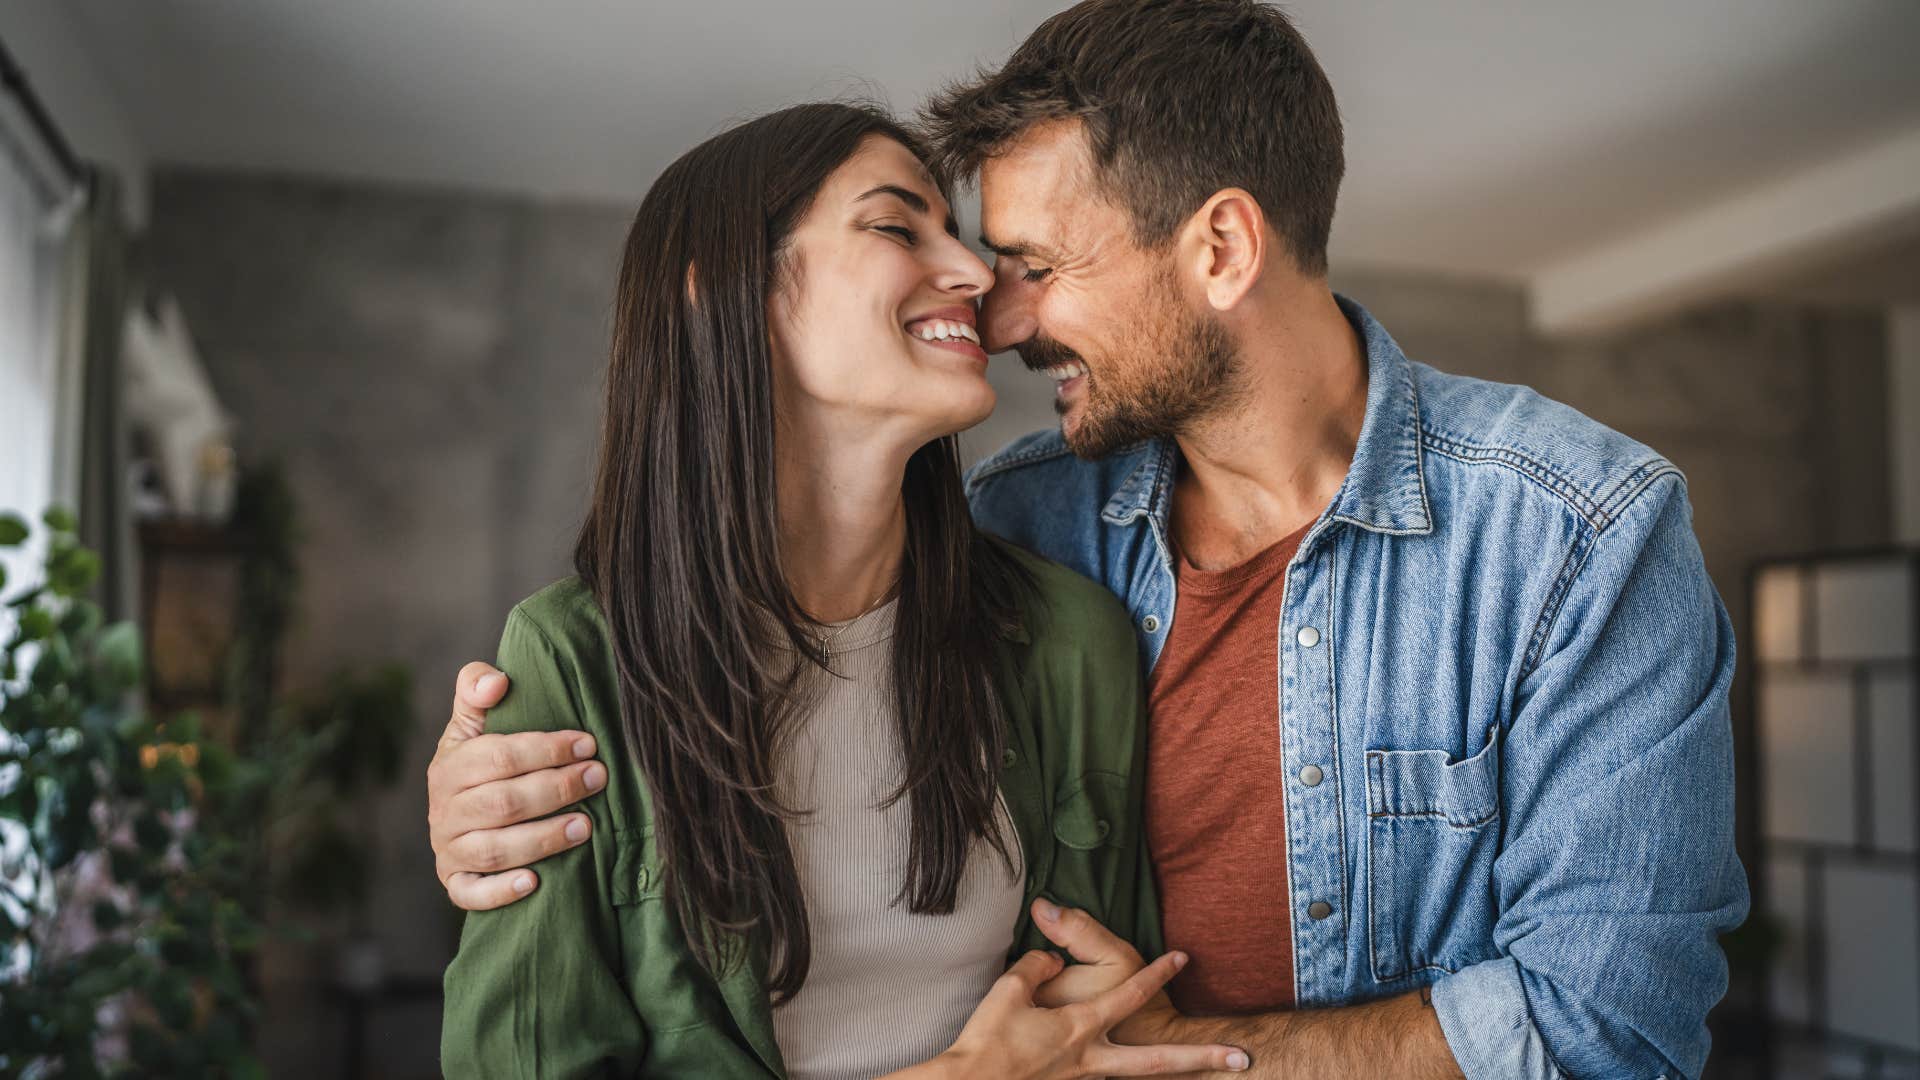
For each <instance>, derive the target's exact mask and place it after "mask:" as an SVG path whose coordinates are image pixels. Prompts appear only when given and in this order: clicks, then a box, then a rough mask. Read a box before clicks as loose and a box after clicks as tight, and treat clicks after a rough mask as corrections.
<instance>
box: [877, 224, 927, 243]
mask: <svg viewBox="0 0 1920 1080" xmlns="http://www.w3.org/2000/svg"><path fill="white" fill-rule="evenodd" d="M874 228H875V229H876V230H877V231H879V232H883V233H892V234H893V235H895V236H898V237H899V238H900V239H901V240H902V241H904V242H905V243H906V245H907V246H908V247H912V246H913V245H915V244H917V243H919V242H920V237H919V236H917V235H915V233H914V231H913V230H912V229H909V228H907V227H906V226H905V225H875V226H874Z"/></svg>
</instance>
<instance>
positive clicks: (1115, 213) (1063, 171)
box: [980, 120, 1237, 458]
mask: <svg viewBox="0 0 1920 1080" xmlns="http://www.w3.org/2000/svg"><path fill="white" fill-rule="evenodd" d="M980 221H981V226H982V232H983V234H984V235H983V237H982V240H983V242H984V243H985V244H986V246H987V247H988V248H990V249H991V250H993V251H994V252H995V253H996V254H997V256H998V258H997V260H996V263H995V267H994V287H993V290H992V291H991V292H989V293H988V294H987V296H986V298H985V299H984V301H983V302H982V306H981V313H980V320H981V331H982V334H981V337H982V341H983V344H984V345H985V346H986V349H987V351H989V352H997V351H999V350H1002V349H1008V348H1011V349H1013V350H1015V351H1016V352H1018V353H1019V355H1020V358H1021V360H1023V361H1024V362H1025V363H1026V365H1027V366H1028V367H1029V368H1032V369H1034V370H1036V371H1044V372H1046V373H1047V374H1049V375H1051V376H1052V377H1053V378H1054V379H1055V380H1056V382H1057V386H1056V389H1055V391H1054V409H1055V411H1056V412H1058V413H1059V414H1060V430H1061V434H1062V435H1063V436H1065V438H1066V442H1067V446H1068V448H1069V449H1071V450H1072V451H1073V452H1074V453H1075V454H1077V455H1079V456H1080V457H1083V458H1096V457H1101V456H1104V455H1106V454H1109V453H1112V452H1113V451H1115V450H1118V449H1120V448H1122V447H1125V446H1129V445H1131V444H1133V443H1136V442H1139V441H1140V440H1142V439H1146V438H1152V437H1157V436H1165V435H1178V434H1180V432H1181V430H1182V429H1183V427H1184V426H1185V425H1187V424H1189V423H1190V422H1192V421H1193V420H1195V419H1197V418H1198V417H1200V416H1202V415H1204V414H1206V413H1207V412H1209V411H1210V410H1212V409H1214V408H1217V407H1218V406H1219V405H1220V404H1221V403H1222V402H1223V401H1225V400H1226V399H1227V398H1228V397H1229V396H1230V395H1231V393H1232V390H1233V387H1234V386H1235V384H1236V381H1237V378H1236V376H1237V366H1236V358H1235V354H1234V349H1233V343H1232V340H1231V339H1230V337H1229V336H1228V335H1227V332H1226V330H1225V329H1224V328H1223V327H1222V326H1221V325H1220V323H1219V321H1218V319H1217V318H1216V317H1215V315H1214V313H1213V311H1212V310H1211V309H1210V308H1208V307H1207V306H1206V305H1205V304H1204V303H1203V302H1201V301H1199V300H1198V299H1195V297H1197V296H1198V295H1199V294H1198V291H1197V290H1190V289H1189V288H1188V286H1187V283H1186V282H1184V281H1183V280H1182V277H1181V273H1180V268H1179V266H1178V265H1177V263H1176V260H1175V257H1174V252H1175V250H1176V246H1175V245H1174V244H1167V245H1163V246H1162V247H1160V248H1153V249H1149V248H1142V247H1140V246H1138V245H1137V244H1135V242H1134V238H1133V231H1132V222H1131V219H1130V218H1129V216H1128V214H1127V211H1126V210H1125V209H1124V208H1122V207H1120V206H1117V205H1114V204H1113V203H1112V202H1111V201H1109V200H1108V199H1107V198H1105V197H1104V196H1103V194H1102V192H1101V190H1100V188H1099V182H1098V180H1097V179H1096V177H1095V175H1094V170H1093V162H1092V158H1091V154H1090V152H1089V149H1088V147H1087V144H1086V139H1085V136H1084V135H1083V134H1082V130H1081V124H1080V122H1079V121H1077V120H1061V121H1054V122H1050V123H1046V124H1040V125H1036V126H1035V127H1034V128H1032V129H1030V130H1028V131H1027V132H1026V133H1024V134H1023V135H1021V136H1020V137H1019V138H1018V139H1016V140H1015V141H1014V142H1013V143H1012V144H1011V145H1010V146H1008V147H1007V148H1006V150H1005V152H1003V153H1002V154H1000V155H999V156H997V157H994V158H992V159H991V160H989V161H988V162H987V163H986V165H985V166H984V167H983V168H982V169H981V173H980Z"/></svg>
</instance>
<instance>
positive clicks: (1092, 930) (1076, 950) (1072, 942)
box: [1033, 896, 1143, 969]
mask: <svg viewBox="0 0 1920 1080" xmlns="http://www.w3.org/2000/svg"><path fill="white" fill-rule="evenodd" d="M1033 923H1034V925H1035V926H1038V927H1039V928H1040V932H1041V933H1043V934H1045V935H1047V940H1048V941H1051V942H1053V943H1054V944H1055V945H1058V946H1060V947H1061V948H1063V949H1065V950H1067V951H1068V952H1069V953H1072V954H1073V958H1074V959H1075V960H1078V961H1080V962H1081V963H1083V964H1118V965H1121V966H1122V967H1124V968H1127V969H1132V968H1137V967H1139V966H1141V964H1142V963H1143V961H1142V960H1141V959H1140V953H1139V952H1138V951H1137V950H1135V949H1134V947H1133V946H1131V945H1129V944H1127V943H1126V941H1125V940H1124V939H1122V938H1121V937H1120V936H1119V935H1118V934H1115V933H1114V932H1113V931H1111V930H1108V929H1107V928H1106V927H1104V926H1102V925H1100V920H1098V919H1095V918H1094V917H1093V916H1091V915H1089V914H1087V913H1086V912H1084V911H1081V910H1080V909H1079V908H1063V907H1061V906H1059V905H1057V904H1055V903H1053V902H1052V901H1051V900H1048V899H1047V898H1046V897H1044V896H1042V897H1040V898H1038V899H1036V900H1035V901H1034V902H1033Z"/></svg>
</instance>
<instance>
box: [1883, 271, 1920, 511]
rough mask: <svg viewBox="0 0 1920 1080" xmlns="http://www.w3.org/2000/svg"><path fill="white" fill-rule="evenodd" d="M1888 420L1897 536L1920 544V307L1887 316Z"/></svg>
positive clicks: (1898, 309) (1897, 310) (1899, 310)
mask: <svg viewBox="0 0 1920 1080" xmlns="http://www.w3.org/2000/svg"><path fill="white" fill-rule="evenodd" d="M1887 363H1888V365H1889V370H1888V373H1887V374H1888V379H1887V385H1888V393H1887V424H1888V426H1889V429H1890V434H1889V439H1890V442H1891V443H1892V446H1893V454H1892V459H1893V512H1894V530H1893V531H1894V535H1895V536H1896V537H1898V538H1899V540H1900V542H1901V543H1903V544H1920V306H1908V307H1901V308H1896V309H1894V311H1893V312H1892V313H1891V315H1890V316H1889V317H1888V320H1887Z"/></svg>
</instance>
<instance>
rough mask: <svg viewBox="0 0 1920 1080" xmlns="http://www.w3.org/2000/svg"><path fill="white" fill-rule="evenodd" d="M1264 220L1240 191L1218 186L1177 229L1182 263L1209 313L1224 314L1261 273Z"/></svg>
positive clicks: (1265, 236)
mask: <svg viewBox="0 0 1920 1080" xmlns="http://www.w3.org/2000/svg"><path fill="white" fill-rule="evenodd" d="M1268 239H1269V237H1268V233H1267V217H1266V215H1265V214H1263V213H1261V211H1260V203H1259V202H1258V201H1256V200H1255V199H1254V197H1253V196H1252V195H1251V194H1249V193H1248V192H1247V191H1246V190H1244V189H1242V188H1224V189H1222V190H1220V191H1217V192H1214V194H1213V197H1212V198H1210V199H1208V200H1207V201H1206V202H1205V203H1204V204H1202V205H1201V207H1200V209H1198V210H1196V211H1194V214H1193V216H1192V217H1191V218H1188V219H1187V225H1186V228H1185V229H1184V230H1182V239H1181V248H1182V251H1181V256H1182V262H1183V263H1185V264H1186V266H1187V267H1188V268H1189V270H1190V271H1191V272H1192V273H1193V274H1194V276H1195V280H1196V281H1197V282H1199V284H1200V285H1201V286H1202V287H1203V288H1204V289H1205V290H1206V296H1207V303H1209V304H1211V305H1212V306H1213V309H1214V310H1215V311H1230V310H1232V309H1233V307H1234V306H1235V305H1236V304H1238V303H1239V302H1240V298H1241V297H1243V296H1245V295H1247V292H1248V290H1250V289H1252V288H1253V286H1254V284H1255V283H1256V282H1258V281H1259V280H1260V275H1261V274H1262V273H1264V272H1265V270H1266V265H1267V255H1268V254H1269V247H1268Z"/></svg>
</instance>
